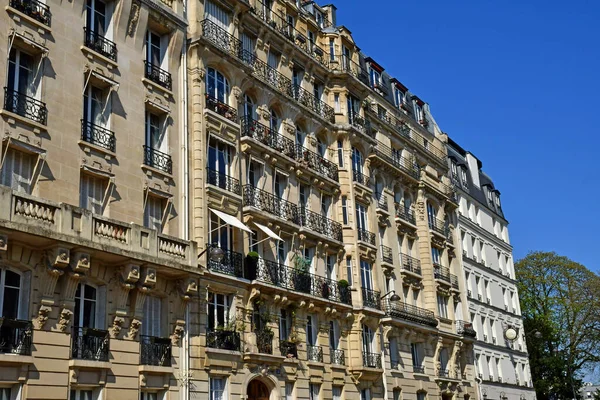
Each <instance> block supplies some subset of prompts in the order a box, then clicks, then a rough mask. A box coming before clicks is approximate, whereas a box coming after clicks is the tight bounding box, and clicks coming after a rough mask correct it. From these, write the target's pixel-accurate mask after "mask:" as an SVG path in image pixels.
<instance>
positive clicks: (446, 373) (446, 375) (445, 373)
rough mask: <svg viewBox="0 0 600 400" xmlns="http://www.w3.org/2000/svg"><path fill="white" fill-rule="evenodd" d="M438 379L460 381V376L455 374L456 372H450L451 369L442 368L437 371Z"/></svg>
mask: <svg viewBox="0 0 600 400" xmlns="http://www.w3.org/2000/svg"><path fill="white" fill-rule="evenodd" d="M437 376H438V378H441V379H453V380H454V379H458V376H456V374H455V373H454V371H450V370H449V369H445V368H441V369H439V370H438V371H437Z"/></svg>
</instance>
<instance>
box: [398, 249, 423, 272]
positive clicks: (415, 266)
mask: <svg viewBox="0 0 600 400" xmlns="http://www.w3.org/2000/svg"><path fill="white" fill-rule="evenodd" d="M400 267H401V268H402V269H403V270H405V271H409V272H412V273H413V274H417V275H421V261H420V260H419V259H418V258H414V257H411V256H409V255H407V254H404V253H400Z"/></svg>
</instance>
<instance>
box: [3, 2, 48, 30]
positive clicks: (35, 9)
mask: <svg viewBox="0 0 600 400" xmlns="http://www.w3.org/2000/svg"><path fill="white" fill-rule="evenodd" d="M9 5H10V6H11V7H12V8H14V9H16V10H19V11H21V12H22V13H23V14H25V15H27V16H28V17H31V18H33V19H35V20H36V21H38V22H41V23H42V24H44V25H46V26H50V22H51V20H52V14H51V13H50V7H48V6H47V5H46V4H44V3H41V2H39V1H37V0H10V2H9Z"/></svg>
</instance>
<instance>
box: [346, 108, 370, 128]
mask: <svg viewBox="0 0 600 400" xmlns="http://www.w3.org/2000/svg"><path fill="white" fill-rule="evenodd" d="M348 123H349V124H350V125H352V126H353V127H355V128H356V129H358V130H359V131H365V128H366V127H367V123H366V121H365V119H364V118H363V117H361V116H360V115H359V114H358V113H357V112H353V113H349V114H348Z"/></svg>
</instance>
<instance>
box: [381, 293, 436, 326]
mask: <svg viewBox="0 0 600 400" xmlns="http://www.w3.org/2000/svg"><path fill="white" fill-rule="evenodd" d="M383 311H385V313H386V315H387V316H389V317H392V318H398V319H403V320H406V321H411V322H416V323H419V324H422V325H428V326H432V327H436V326H437V324H438V321H437V320H436V319H435V314H434V313H433V311H429V310H427V309H424V308H421V307H417V306H413V305H411V304H406V303H404V302H402V301H400V300H398V301H391V300H385V301H384V303H383Z"/></svg>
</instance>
